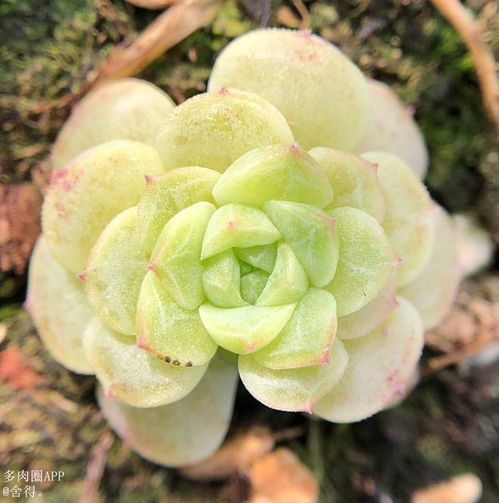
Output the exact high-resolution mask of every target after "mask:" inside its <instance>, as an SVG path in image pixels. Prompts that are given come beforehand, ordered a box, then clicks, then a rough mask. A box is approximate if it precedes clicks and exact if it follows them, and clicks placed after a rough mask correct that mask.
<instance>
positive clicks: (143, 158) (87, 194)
mask: <svg viewBox="0 0 499 503" xmlns="http://www.w3.org/2000/svg"><path fill="white" fill-rule="evenodd" d="M162 172H163V166H162V164H161V161H160V159H159V156H158V153H157V152H156V151H155V150H154V149H153V148H152V147H149V146H148V145H145V144H143V143H138V142H133V141H129V140H116V141H112V142H108V143H104V144H102V145H99V146H97V147H94V148H92V149H90V150H87V151H86V152H84V153H83V154H81V155H79V156H78V157H77V158H76V159H74V160H73V161H72V162H71V163H70V164H68V165H67V166H66V167H64V168H62V169H60V170H58V171H55V172H54V173H53V175H52V181H51V184H50V188H49V190H48V192H47V195H46V197H45V202H44V204H43V209H42V225H43V232H44V234H45V236H46V239H47V244H48V245H49V248H50V251H51V253H52V255H53V256H54V258H55V259H56V260H57V261H58V262H60V263H61V264H62V265H63V266H64V267H66V268H67V269H69V270H71V271H73V272H76V273H78V272H80V271H81V270H82V269H83V268H84V267H85V264H86V261H87V259H88V256H89V254H90V250H91V249H92V247H93V245H94V244H95V242H96V241H97V238H98V237H99V234H100V233H101V232H102V230H103V229H104V227H105V226H106V225H107V224H108V222H109V221H110V220H111V219H112V218H113V217H114V216H116V215H117V214H118V213H121V212H122V211H123V210H126V209H127V208H130V207H132V206H135V205H136V204H137V201H138V200H139V197H140V196H141V194H142V192H143V191H144V186H145V178H144V175H157V174H160V173H162Z"/></svg>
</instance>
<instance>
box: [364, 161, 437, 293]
mask: <svg viewBox="0 0 499 503" xmlns="http://www.w3.org/2000/svg"><path fill="white" fill-rule="evenodd" d="M362 157H363V158H364V159H367V160H368V161H370V162H373V163H375V164H377V165H378V179H379V182H380V185H381V190H382V192H383V196H384V198H385V204H386V212H385V217H384V219H383V222H382V225H383V228H384V229H385V232H386V233H387V235H388V237H389V239H390V242H391V243H392V247H393V251H394V253H395V254H396V255H397V256H398V257H399V258H400V259H401V263H400V264H399V266H398V268H397V284H398V286H403V285H406V284H407V283H410V282H411V281H412V280H413V279H415V278H416V277H417V276H418V275H419V273H420V272H421V271H422V270H423V268H424V266H425V265H426V263H427V262H428V259H429V258H430V254H431V249H432V246H433V241H434V222H433V216H432V204H431V200H430V196H429V195H428V191H427V190H426V188H425V186H424V185H423V184H422V183H421V182H420V181H419V179H418V177H417V176H416V175H415V174H414V172H413V171H412V170H411V168H409V166H407V164H405V162H404V161H402V159H400V158H398V157H397V156H395V155H393V154H389V153H388V152H368V153H366V154H362Z"/></svg>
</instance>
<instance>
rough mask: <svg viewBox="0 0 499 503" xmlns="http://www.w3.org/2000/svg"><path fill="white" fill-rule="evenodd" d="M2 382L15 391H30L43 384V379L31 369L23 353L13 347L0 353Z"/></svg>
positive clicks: (0, 377)
mask: <svg viewBox="0 0 499 503" xmlns="http://www.w3.org/2000/svg"><path fill="white" fill-rule="evenodd" d="M0 380H1V381H7V382H8V383H9V384H10V386H11V387H12V388H15V389H30V388H33V387H35V386H36V385H38V384H40V383H41V382H43V377H42V376H41V375H40V374H38V373H37V372H35V371H34V370H33V369H32V368H30V367H29V366H28V363H27V362H26V360H25V359H24V357H23V355H22V353H21V351H20V350H19V349H17V348H16V347H14V346H12V347H10V348H7V349H5V350H4V351H0Z"/></svg>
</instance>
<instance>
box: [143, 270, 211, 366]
mask: <svg viewBox="0 0 499 503" xmlns="http://www.w3.org/2000/svg"><path fill="white" fill-rule="evenodd" d="M137 343H138V345H139V347H141V348H143V349H145V350H147V351H149V352H151V353H153V354H154V355H156V356H157V357H159V358H161V359H162V360H165V361H167V362H170V363H173V364H175V365H182V366H186V367H190V366H199V365H204V364H205V363H207V362H208V361H209V360H210V358H211V357H212V356H213V355H214V354H215V351H216V349H217V345H216V344H215V342H214V341H213V340H212V338H211V337H210V336H209V334H208V332H207V331H206V330H205V328H204V326H203V324H202V323H201V319H200V318H199V314H198V311H197V309H196V310H193V311H191V310H186V309H183V308H182V307H180V306H179V305H178V304H177V303H176V302H175V300H174V299H173V298H172V297H171V296H170V295H169V294H168V292H167V291H166V290H165V289H164V288H163V286H162V284H161V283H160V281H159V280H158V279H157V277H156V276H155V275H154V274H153V273H152V272H149V273H148V274H147V276H146V277H145V279H144V282H143V283H142V288H141V290H140V296H139V301H138V305H137Z"/></svg>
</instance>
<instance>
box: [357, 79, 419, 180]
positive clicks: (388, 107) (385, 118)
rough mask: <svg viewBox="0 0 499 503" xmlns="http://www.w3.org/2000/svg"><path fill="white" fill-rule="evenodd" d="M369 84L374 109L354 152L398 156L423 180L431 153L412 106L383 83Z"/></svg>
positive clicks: (371, 104)
mask: <svg viewBox="0 0 499 503" xmlns="http://www.w3.org/2000/svg"><path fill="white" fill-rule="evenodd" d="M367 84H368V87H369V93H370V95H371V99H370V100H369V104H370V107H371V110H370V114H369V119H368V122H367V126H366V128H365V130H364V134H363V136H362V138H361V139H360V141H359V143H357V145H355V148H354V149H353V151H354V152H357V153H359V154H362V153H363V152H372V151H379V150H383V151H386V152H391V153H392V154H396V155H398V156H399V157H400V158H401V159H403V160H404V161H405V162H406V163H407V164H408V165H409V166H410V167H411V169H412V170H413V171H414V173H416V175H417V176H418V178H420V179H421V180H422V179H423V178H424V176H425V174H426V170H427V168H428V151H427V149H426V145H425V142H424V138H423V135H422V134H421V131H420V130H419V128H418V126H417V124H416V122H415V121H414V119H413V116H412V115H413V114H412V111H411V109H410V107H408V106H406V105H404V104H403V103H402V102H401V101H400V99H399V98H398V96H397V95H396V94H395V93H394V92H393V91H392V90H391V89H390V88H389V87H388V86H387V85H386V84H384V83H383V82H378V81H377V80H368V81H367Z"/></svg>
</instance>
